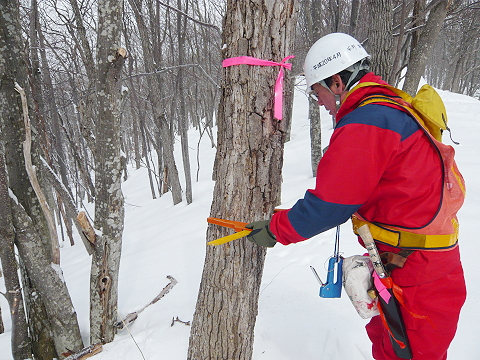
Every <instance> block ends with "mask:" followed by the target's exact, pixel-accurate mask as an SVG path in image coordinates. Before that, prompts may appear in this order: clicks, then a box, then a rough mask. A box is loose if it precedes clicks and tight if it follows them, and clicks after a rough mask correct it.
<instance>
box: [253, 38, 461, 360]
mask: <svg viewBox="0 0 480 360" xmlns="http://www.w3.org/2000/svg"><path fill="white" fill-rule="evenodd" d="M369 67H370V60H369V55H368V53H367V52H366V51H365V49H364V48H363V47H362V45H361V44H360V43H359V42H358V41H357V40H355V39H354V38H353V37H351V36H349V35H347V34H342V33H332V34H329V35H327V36H324V37H322V38H320V39H319V40H318V41H317V42H316V43H315V44H314V45H313V46H312V47H311V49H310V50H309V52H308V54H307V56H306V58H305V63H304V73H305V78H306V82H307V89H308V91H310V92H311V93H312V95H313V96H315V97H316V98H317V101H318V104H319V105H322V106H324V107H325V108H326V109H327V110H328V111H329V112H330V114H331V115H333V116H334V117H335V120H336V127H335V129H334V132H333V134H332V136H331V139H330V144H329V146H328V150H327V151H326V152H325V154H324V156H323V157H322V159H321V160H320V162H319V164H318V170H317V177H316V184H315V188H314V189H310V190H308V191H307V192H306V193H305V196H304V198H303V199H300V200H298V201H297V202H296V204H295V205H294V206H293V207H292V208H291V209H288V210H283V211H279V212H276V213H275V214H274V215H273V216H272V218H271V219H270V220H262V221H256V222H253V223H250V224H248V226H247V227H248V228H250V229H252V231H251V233H250V234H249V235H248V237H247V239H248V240H250V241H252V242H254V243H256V244H258V245H260V246H265V247H273V246H274V245H275V244H276V243H277V242H279V243H281V244H283V245H288V244H292V243H297V242H300V241H304V240H306V239H308V238H311V237H313V236H314V235H317V234H319V233H321V232H323V231H325V230H328V229H331V228H333V227H335V226H337V225H339V224H342V223H344V222H345V221H347V220H348V219H349V218H351V217H352V216H353V217H352V220H353V221H357V222H359V221H360V222H362V223H367V224H369V227H370V229H373V228H375V227H376V226H377V227H378V229H381V230H385V229H387V231H383V232H382V231H379V232H378V233H375V234H374V239H375V240H376V245H377V247H378V250H379V252H380V253H381V254H388V255H390V258H392V256H393V257H395V254H397V257H398V256H401V259H402V262H403V264H401V265H399V266H393V270H392V271H391V277H392V279H393V281H394V283H395V284H397V285H398V286H400V287H401V288H402V290H403V298H404V306H401V312H402V316H403V321H404V323H405V327H406V329H407V335H408V338H409V341H410V346H411V350H412V353H413V358H412V359H414V360H442V359H446V358H447V349H448V347H449V345H450V343H451V341H452V339H453V337H454V335H455V332H456V328H457V323H458V319H459V314H460V310H461V308H462V306H463V304H464V302H465V298H466V286H465V280H464V274H463V269H462V265H461V261H460V252H459V247H458V243H457V239H458V223H457V222H456V221H457V219H456V216H455V214H456V212H457V211H458V208H459V207H460V206H461V203H462V202H463V198H462V199H461V201H459V202H457V204H456V205H455V204H454V205H451V204H450V203H449V202H448V201H446V200H445V194H444V193H443V191H444V185H445V184H444V183H445V180H444V178H445V177H444V175H443V162H442V159H441V157H440V156H439V153H438V151H437V148H436V147H435V145H434V144H433V142H432V141H431V139H430V137H429V136H428V134H426V133H425V131H424V130H423V128H421V126H420V125H419V124H418V123H417V122H416V121H415V120H414V119H413V118H412V117H411V116H410V115H409V114H407V112H406V111H405V110H404V109H402V107H400V106H397V105H395V104H390V103H385V102H383V103H369V104H367V105H363V104H362V101H364V100H365V99H366V98H367V97H369V96H372V95H381V96H387V97H391V98H394V97H395V93H393V92H392V91H391V89H389V88H387V87H385V86H382V85H386V82H385V81H384V80H382V79H381V77H380V76H377V75H375V74H374V73H373V72H370V70H369ZM459 177H460V178H461V175H459ZM462 181H463V180H462ZM446 188H447V187H446V185H445V189H446ZM448 214H450V215H448ZM384 233H390V234H392V233H394V234H396V235H399V236H397V239H398V238H400V239H407V238H408V237H411V238H412V239H420V238H422V239H425V238H427V237H428V238H429V239H433V240H432V241H430V243H429V244H427V243H426V242H425V241H423V243H422V242H421V241H420V240H419V241H420V242H418V243H415V244H416V245H417V246H414V247H413V248H410V249H409V251H407V252H406V254H405V249H404V248H402V243H401V242H400V241H397V242H392V241H391V239H387V238H382V236H383V235H382V234H384ZM445 234H446V235H445ZM402 241H403V240H402ZM415 241H417V240H415ZM382 258H383V256H382ZM387 258H388V256H387ZM394 265H395V264H394ZM402 266H403V267H402ZM415 314H418V315H422V316H416V315H415ZM366 330H367V334H368V336H369V338H370V340H371V341H372V354H373V357H374V358H375V359H376V360H396V359H400V358H399V357H397V356H396V355H395V353H394V350H393V346H392V344H391V341H390V338H389V332H388V329H387V328H386V327H384V326H383V324H382V321H381V319H380V316H374V317H373V318H372V319H371V320H370V322H369V323H368V324H367V326H366Z"/></svg>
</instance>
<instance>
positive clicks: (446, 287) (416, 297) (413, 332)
mask: <svg viewBox="0 0 480 360" xmlns="http://www.w3.org/2000/svg"><path fill="white" fill-rule="evenodd" d="M449 252H450V251H449ZM419 253H425V252H423V251H422V252H419ZM455 253H457V254H455ZM414 254H415V253H414ZM414 254H412V255H411V256H413V255H414ZM420 255H421V256H420ZM457 255H458V248H457V249H456V250H452V254H449V255H448V256H452V258H451V259H450V260H451V261H454V263H453V264H452V262H448V265H447V262H444V261H443V260H445V261H446V260H448V259H443V258H441V256H438V255H430V254H417V255H416V256H415V257H414V258H412V259H410V257H409V258H408V259H407V262H406V263H405V267H404V268H403V269H395V270H393V272H392V278H393V280H394V282H395V283H397V284H398V285H400V286H401V287H402V289H403V296H404V301H405V308H404V307H403V306H401V309H402V316H403V320H404V323H405V327H406V329H407V335H408V339H409V341H410V346H411V349H412V353H413V358H412V359H413V360H445V359H447V350H448V347H449V345H450V343H451V341H452V340H453V337H454V336H455V332H456V330H457V323H458V318H459V315H460V309H461V308H462V306H463V304H464V302H465V298H466V287H465V280H464V276H463V269H462V265H461V263H460V260H459V255H458V256H457ZM432 256H433V259H432ZM437 259H440V263H437V261H435V260H437ZM457 259H458V260H457ZM410 260H412V261H411V263H410V266H408V267H407V263H409V262H410ZM425 260H429V261H425ZM455 260H457V261H455ZM442 263H444V265H445V266H443V268H442ZM420 264H422V265H423V266H420V267H418V265H420ZM415 265H417V266H415ZM452 265H453V266H452ZM415 267H416V268H417V271H416V273H411V271H413V270H414V268H415ZM443 272H446V273H443ZM419 273H420V274H422V273H425V275H426V276H425V279H426V280H428V282H426V283H424V282H423V281H421V280H420V279H421V277H419V276H418V274H419ZM435 274H436V275H435ZM439 274H440V275H442V276H441V277H438V275H439ZM409 275H411V276H412V277H411V278H410V279H409ZM395 278H397V279H395ZM408 283H411V285H408ZM407 309H408V310H407ZM409 311H411V312H412V313H415V314H417V315H421V316H425V315H426V316H428V318H429V320H424V319H417V318H415V317H414V316H412V314H411V313H409ZM366 330H367V333H368V336H369V338H370V340H371V341H372V354H373V358H374V359H376V360H401V359H400V358H399V357H397V356H396V355H395V353H394V351H393V347H392V345H391V342H390V337H389V334H388V332H387V330H386V329H385V328H384V326H383V324H382V321H381V319H380V317H379V316H375V317H373V318H372V319H371V321H370V322H369V323H368V324H367V326H366Z"/></svg>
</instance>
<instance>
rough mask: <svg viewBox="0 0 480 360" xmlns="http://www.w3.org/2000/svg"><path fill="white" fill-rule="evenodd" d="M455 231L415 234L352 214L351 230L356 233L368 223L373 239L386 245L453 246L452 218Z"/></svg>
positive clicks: (456, 227)
mask: <svg viewBox="0 0 480 360" xmlns="http://www.w3.org/2000/svg"><path fill="white" fill-rule="evenodd" d="M452 223H453V225H454V229H455V232H454V233H453V234H448V235H424V234H415V233H411V232H408V231H403V230H399V229H389V228H387V227H380V226H378V225H375V224H373V223H370V222H368V221H363V220H360V219H359V218H357V217H356V216H355V215H354V216H352V224H353V231H354V232H355V234H357V235H358V232H357V229H358V228H359V227H360V226H362V225H365V224H366V225H368V227H369V229H370V232H371V233H372V236H373V238H374V239H375V240H377V241H380V242H382V243H386V244H388V245H392V246H395V247H401V248H410V249H442V248H449V247H452V246H454V245H455V244H456V243H457V241H458V222H457V221H456V220H455V219H452Z"/></svg>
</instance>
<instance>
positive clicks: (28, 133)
mask: <svg viewBox="0 0 480 360" xmlns="http://www.w3.org/2000/svg"><path fill="white" fill-rule="evenodd" d="M15 90H16V91H17V92H18V93H19V94H20V98H21V99H22V108H23V119H24V121H25V141H24V142H23V156H24V158H25V168H26V170H27V174H28V178H29V180H30V183H31V184H32V187H33V190H34V191H35V194H36V195H37V197H38V201H39V202H40V206H41V208H42V211H43V214H44V215H45V219H46V220H47V224H48V230H49V232H50V242H51V247H52V262H53V263H54V264H57V265H58V264H60V249H59V246H58V235H57V228H56V227H55V220H54V218H53V214H52V211H51V210H50V208H49V207H48V203H47V199H46V197H45V194H44V193H43V191H42V188H41V187H40V183H39V182H38V179H37V174H36V171H35V166H33V164H32V154H31V150H32V129H31V126H30V118H29V116H28V104H27V95H26V94H25V90H24V89H23V88H22V87H21V86H20V85H19V84H18V83H15Z"/></svg>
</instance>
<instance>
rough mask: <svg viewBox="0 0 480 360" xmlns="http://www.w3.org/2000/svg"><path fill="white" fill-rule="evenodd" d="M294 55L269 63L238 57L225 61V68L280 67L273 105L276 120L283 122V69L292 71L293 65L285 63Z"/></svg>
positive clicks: (248, 57) (249, 57)
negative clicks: (236, 66) (250, 66)
mask: <svg viewBox="0 0 480 360" xmlns="http://www.w3.org/2000/svg"><path fill="white" fill-rule="evenodd" d="M294 57H295V56H294V55H290V56H287V57H286V58H284V59H283V60H282V61H281V62H275V61H269V60H262V59H257V58H254V57H251V56H238V57H233V58H229V59H225V60H223V63H222V65H223V67H228V66H232V65H241V64H245V65H260V66H280V71H279V72H278V76H277V81H276V82H275V97H274V104H273V116H275V118H276V119H278V120H282V117H283V112H282V109H283V77H284V71H283V68H286V69H288V70H292V64H289V63H285V61H287V60H289V59H292V58H294Z"/></svg>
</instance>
